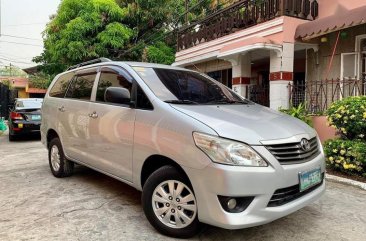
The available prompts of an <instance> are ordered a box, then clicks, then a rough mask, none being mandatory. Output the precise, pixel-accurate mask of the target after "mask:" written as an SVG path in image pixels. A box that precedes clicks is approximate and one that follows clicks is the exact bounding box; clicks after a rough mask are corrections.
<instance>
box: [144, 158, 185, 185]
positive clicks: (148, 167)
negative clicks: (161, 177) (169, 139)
mask: <svg viewBox="0 0 366 241" xmlns="http://www.w3.org/2000/svg"><path fill="white" fill-rule="evenodd" d="M163 166H173V167H175V168H176V169H177V170H178V171H179V172H181V173H182V174H183V175H184V176H185V177H186V178H187V181H188V182H189V184H190V186H191V187H192V183H191V181H190V179H189V177H188V175H187V173H186V172H185V171H184V169H183V168H182V167H181V166H180V165H179V164H178V163H177V162H176V161H174V160H172V159H171V158H169V157H166V156H163V155H151V156H149V157H148V158H147V159H146V160H145V162H144V164H143V165H142V168H141V175H140V184H141V188H143V187H144V185H145V183H146V180H147V179H148V178H149V176H150V175H151V174H152V173H153V172H155V171H156V170H158V169H159V168H161V167H163Z"/></svg>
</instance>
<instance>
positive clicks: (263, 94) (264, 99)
mask: <svg viewBox="0 0 366 241" xmlns="http://www.w3.org/2000/svg"><path fill="white" fill-rule="evenodd" d="M246 96H247V98H248V99H249V100H251V101H253V102H255V103H257V104H260V105H264V106H269V86H268V85H266V86H260V85H249V86H248V87H247V88H246Z"/></svg>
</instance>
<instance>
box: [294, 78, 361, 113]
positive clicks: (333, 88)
mask: <svg viewBox="0 0 366 241" xmlns="http://www.w3.org/2000/svg"><path fill="white" fill-rule="evenodd" d="M288 88H289V91H290V100H289V101H290V106H295V107H296V106H298V105H299V104H300V103H304V105H305V107H306V109H307V110H308V111H309V112H311V113H319V112H324V111H325V110H327V109H328V108H329V106H330V105H331V104H332V103H333V102H335V101H337V100H340V99H343V98H346V97H349V96H359V95H365V94H366V81H365V80H355V79H343V80H340V79H331V80H319V81H306V83H305V84H296V85H294V84H289V86H288Z"/></svg>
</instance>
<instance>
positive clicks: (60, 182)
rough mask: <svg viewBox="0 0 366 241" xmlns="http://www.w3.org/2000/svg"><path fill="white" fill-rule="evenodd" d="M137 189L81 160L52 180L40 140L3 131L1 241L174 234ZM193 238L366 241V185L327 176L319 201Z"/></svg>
mask: <svg viewBox="0 0 366 241" xmlns="http://www.w3.org/2000/svg"><path fill="white" fill-rule="evenodd" d="M140 198H141V194H140V193H139V192H138V191H136V190H135V189H133V188H131V187H129V186H127V185H125V184H123V183H121V182H118V181H116V180H114V179H112V178H109V177H107V176H105V175H102V174H99V173H97V172H95V171H92V170H90V169H88V168H85V167H81V166H78V167H77V168H76V171H75V174H74V176H72V177H70V178H64V179H57V178H54V177H53V176H52V174H51V172H50V170H49V167H48V161H47V152H46V150H45V148H44V147H43V146H42V145H41V143H40V141H39V140H37V139H35V140H32V139H31V140H22V141H17V142H13V143H9V142H8V139H7V136H0V240H2V241H3V240H88V241H89V240H171V239H169V238H167V237H165V236H162V235H160V234H159V233H157V232H156V231H155V230H154V229H153V228H152V227H151V226H150V224H149V223H148V221H147V220H146V219H145V216H144V213H143V211H142V208H141V203H140ZM192 240H220V241H221V240H332V241H333V240H353V241H355V240H366V191H363V190H361V189H357V188H354V187H351V186H345V185H342V184H337V183H332V182H328V186H327V192H326V194H325V195H324V196H323V198H322V199H321V200H319V201H318V202H316V203H314V204H313V205H311V206H308V207H306V208H304V209H302V210H300V211H298V212H296V213H294V214H292V215H290V216H287V217H285V218H282V219H280V220H277V221H275V222H272V223H270V224H267V225H264V226H259V227H255V228H249V229H243V230H236V231H230V230H224V229H220V228H215V227H211V226H206V227H205V228H204V229H203V231H202V232H201V233H200V234H199V235H198V236H196V237H194V238H193V239H192Z"/></svg>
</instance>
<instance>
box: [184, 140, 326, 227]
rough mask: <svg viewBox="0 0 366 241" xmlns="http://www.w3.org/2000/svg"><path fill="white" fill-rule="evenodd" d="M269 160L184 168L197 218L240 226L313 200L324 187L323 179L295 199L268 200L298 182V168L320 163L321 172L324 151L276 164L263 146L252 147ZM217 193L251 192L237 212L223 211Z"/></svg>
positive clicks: (277, 215)
mask: <svg viewBox="0 0 366 241" xmlns="http://www.w3.org/2000/svg"><path fill="white" fill-rule="evenodd" d="M253 148H254V149H256V151H257V152H258V153H261V154H262V155H263V156H264V157H265V158H266V159H267V161H268V162H269V163H270V166H268V167H238V166H228V165H220V164H216V163H211V164H210V165H209V166H207V167H206V168H204V169H201V170H197V169H190V168H184V169H185V171H186V173H187V175H188V177H189V178H190V180H191V183H192V185H193V189H194V192H195V195H196V199H197V204H198V217H199V220H200V221H201V222H204V223H207V224H211V225H214V226H218V227H221V228H226V229H240V228H246V227H252V226H257V225H261V224H265V223H269V222H271V221H273V220H275V219H278V218H281V217H283V216H286V215H288V214H290V213H293V212H295V211H297V210H299V209H300V208H302V207H304V206H306V205H308V204H310V203H312V202H314V201H315V200H317V199H319V197H320V196H321V195H322V194H323V193H324V191H325V182H324V180H323V182H322V184H321V185H319V186H318V187H317V188H315V189H314V190H312V191H311V192H308V193H306V194H304V195H302V196H301V197H298V198H297V199H295V200H293V201H291V202H288V203H286V204H283V205H281V206H276V207H268V203H269V201H270V199H271V197H272V195H273V194H274V192H275V191H276V190H278V189H282V188H286V187H290V186H293V185H296V184H298V183H299V176H298V174H299V172H303V171H307V170H312V169H315V168H318V167H321V171H322V173H324V172H325V162H324V154H323V153H321V154H319V155H318V156H317V157H315V158H314V159H313V160H311V161H308V162H305V163H301V164H293V165H280V164H279V162H278V161H277V160H276V159H275V158H274V157H273V156H272V155H271V154H270V153H269V152H268V150H267V149H266V148H265V147H263V146H256V147H253ZM218 195H221V196H229V197H245V196H254V200H253V201H252V202H251V204H250V205H249V206H248V207H247V208H246V209H245V210H244V211H243V212H241V213H229V212H226V211H224V209H223V208H222V206H221V204H220V203H219V200H218Z"/></svg>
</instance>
